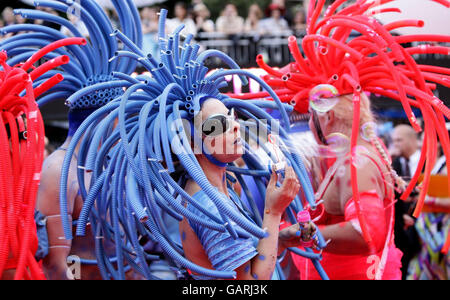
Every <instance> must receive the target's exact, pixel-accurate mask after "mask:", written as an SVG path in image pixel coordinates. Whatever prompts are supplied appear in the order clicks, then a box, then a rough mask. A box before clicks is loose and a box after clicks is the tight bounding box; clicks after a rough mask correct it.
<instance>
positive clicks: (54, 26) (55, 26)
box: [35, 6, 61, 31]
mask: <svg viewBox="0 0 450 300" xmlns="http://www.w3.org/2000/svg"><path fill="white" fill-rule="evenodd" d="M36 9H37V10H40V11H43V12H46V13H48V14H52V15H54V16H59V15H58V13H57V12H56V11H55V10H53V9H51V8H49V7H41V6H38V7H37V8H36ZM35 24H40V25H43V26H45V27H50V28H52V29H55V30H58V31H60V30H61V26H60V25H59V24H56V23H54V22H49V21H42V20H37V22H35Z"/></svg>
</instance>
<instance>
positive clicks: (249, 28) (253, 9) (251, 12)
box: [244, 3, 263, 33]
mask: <svg viewBox="0 0 450 300" xmlns="http://www.w3.org/2000/svg"><path fill="white" fill-rule="evenodd" d="M262 17H263V13H262V10H261V8H260V7H259V5H258V4H256V3H254V4H252V5H251V6H250V7H249V9H248V15H247V19H245V23H244V31H245V32H247V33H248V32H250V33H254V32H257V31H258V30H259V20H261V18H262Z"/></svg>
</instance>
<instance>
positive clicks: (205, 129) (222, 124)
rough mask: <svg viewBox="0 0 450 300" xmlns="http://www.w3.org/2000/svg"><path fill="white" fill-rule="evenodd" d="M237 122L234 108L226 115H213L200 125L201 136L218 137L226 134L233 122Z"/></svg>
mask: <svg viewBox="0 0 450 300" xmlns="http://www.w3.org/2000/svg"><path fill="white" fill-rule="evenodd" d="M236 120H237V115H236V113H235V111H234V108H232V109H230V111H229V112H228V114H227V115H224V114H215V115H212V116H210V117H209V118H208V119H206V120H205V121H203V123H202V134H203V135H205V136H219V135H221V134H224V133H226V132H228V131H229V130H230V129H231V127H232V126H233V123H232V122H233V121H236Z"/></svg>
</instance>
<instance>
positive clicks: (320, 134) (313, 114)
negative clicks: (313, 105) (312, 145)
mask: <svg viewBox="0 0 450 300" xmlns="http://www.w3.org/2000/svg"><path fill="white" fill-rule="evenodd" d="M311 111H312V112H311V118H313V123H314V128H315V129H316V133H317V137H318V138H319V140H320V141H321V142H322V144H324V145H328V142H327V139H326V138H325V136H324V134H323V131H322V128H321V127H320V122H319V117H318V116H317V112H316V111H315V110H314V109H312V110H311Z"/></svg>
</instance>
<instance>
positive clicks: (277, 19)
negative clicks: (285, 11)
mask: <svg viewBox="0 0 450 300" xmlns="http://www.w3.org/2000/svg"><path fill="white" fill-rule="evenodd" d="M268 13H269V17H268V18H265V19H262V20H261V21H260V22H259V30H260V32H262V33H263V34H273V35H277V34H280V33H283V32H287V31H289V25H288V22H287V21H286V20H285V19H284V18H283V17H282V14H281V13H282V8H281V7H280V6H279V5H278V4H274V3H272V4H270V5H269V7H268Z"/></svg>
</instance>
